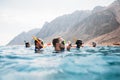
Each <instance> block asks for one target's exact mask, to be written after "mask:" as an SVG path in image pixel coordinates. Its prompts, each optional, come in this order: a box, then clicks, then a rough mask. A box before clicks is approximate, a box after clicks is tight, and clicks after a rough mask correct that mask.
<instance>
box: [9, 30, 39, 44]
mask: <svg viewBox="0 0 120 80" xmlns="http://www.w3.org/2000/svg"><path fill="white" fill-rule="evenodd" d="M39 31H40V29H33V30H30V31H29V32H22V33H20V34H19V35H17V36H16V37H15V38H14V39H13V40H11V41H10V42H9V43H8V44H7V45H24V41H28V42H31V40H32V36H33V35H36V33H38V32H39Z"/></svg>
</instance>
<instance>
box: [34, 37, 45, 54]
mask: <svg viewBox="0 0 120 80" xmlns="http://www.w3.org/2000/svg"><path fill="white" fill-rule="evenodd" d="M34 44H35V53H40V50H41V49H42V48H43V45H44V44H43V41H42V40H41V39H39V38H37V39H35V41H34Z"/></svg>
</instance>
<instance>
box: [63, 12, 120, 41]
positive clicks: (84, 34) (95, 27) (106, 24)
mask: <svg viewBox="0 0 120 80" xmlns="http://www.w3.org/2000/svg"><path fill="white" fill-rule="evenodd" d="M117 28H119V22H118V21H117V19H116V15H115V14H114V13H113V12H111V11H109V10H104V11H101V12H99V13H94V14H92V15H90V16H89V17H87V18H86V19H84V20H83V21H81V22H80V23H79V24H78V25H76V26H74V28H71V30H70V31H69V32H67V33H66V35H65V37H66V38H67V39H70V38H73V37H77V38H80V39H82V40H84V41H88V40H90V39H92V38H95V37H98V36H100V35H103V34H106V33H109V32H111V31H113V30H115V29H117ZM67 35H71V36H69V37H68V36H67Z"/></svg>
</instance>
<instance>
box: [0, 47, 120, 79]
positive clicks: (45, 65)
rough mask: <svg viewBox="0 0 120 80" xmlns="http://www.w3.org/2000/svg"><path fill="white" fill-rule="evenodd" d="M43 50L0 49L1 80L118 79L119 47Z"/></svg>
mask: <svg viewBox="0 0 120 80" xmlns="http://www.w3.org/2000/svg"><path fill="white" fill-rule="evenodd" d="M43 50H44V51H42V52H41V54H36V53H34V47H30V48H25V47H24V46H0V80H120V47H103V46H101V47H96V48H93V47H84V48H81V49H80V50H76V49H74V48H73V49H71V51H70V52H68V51H65V52H62V53H60V54H56V53H53V47H46V48H44V49H43Z"/></svg>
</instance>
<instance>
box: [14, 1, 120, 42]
mask: <svg viewBox="0 0 120 80" xmlns="http://www.w3.org/2000/svg"><path fill="white" fill-rule="evenodd" d="M119 32H120V0H116V1H114V2H113V3H112V4H111V5H109V6H108V7H101V6H97V7H95V8H94V9H93V10H92V11H75V12H73V13H72V14H66V15H63V16H60V17H57V18H56V19H54V20H53V21H51V22H46V23H45V24H44V25H43V27H42V29H41V30H40V31H38V33H36V36H37V37H40V38H42V39H43V40H44V41H45V42H51V41H52V39H53V38H54V37H58V36H62V37H63V38H65V40H66V41H68V40H70V41H72V42H75V40H76V39H81V40H83V41H84V42H92V41H96V42H98V43H99V44H102V43H104V44H105V43H106V42H107V41H108V42H109V43H111V44H113V43H116V42H117V43H119V42H120V38H119V36H120V33H119ZM24 34H25V33H22V34H21V35H24ZM19 36H20V35H19ZM104 37H105V38H104ZM15 39H16V38H15ZM19 39H20V38H19ZM21 40H22V41H23V38H21ZM14 42H15V41H14ZM14 42H13V43H14ZM16 42H18V41H17V40H16Z"/></svg>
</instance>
